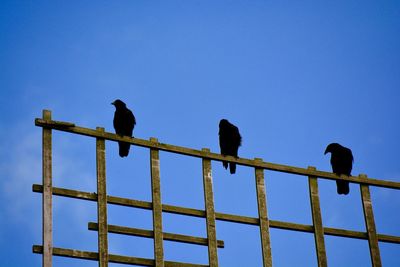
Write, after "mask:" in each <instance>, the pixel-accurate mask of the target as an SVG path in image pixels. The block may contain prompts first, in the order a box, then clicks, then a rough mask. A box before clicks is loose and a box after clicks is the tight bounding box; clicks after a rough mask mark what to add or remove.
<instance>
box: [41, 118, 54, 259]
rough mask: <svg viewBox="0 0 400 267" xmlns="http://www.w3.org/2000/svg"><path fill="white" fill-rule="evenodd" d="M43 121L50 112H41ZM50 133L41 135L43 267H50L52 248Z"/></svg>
mask: <svg viewBox="0 0 400 267" xmlns="http://www.w3.org/2000/svg"><path fill="white" fill-rule="evenodd" d="M43 119H44V120H51V111H50V110H43ZM52 179H53V178H52V132H51V129H50V128H46V127H44V128H43V133H42V184H43V194H42V220H43V222H42V223H43V224H42V233H43V237H42V238H43V239H42V242H43V259H42V266H43V267H51V266H52V265H53V263H52V247H53V201H52V199H53V192H52V186H53V185H52V184H53V182H52Z"/></svg>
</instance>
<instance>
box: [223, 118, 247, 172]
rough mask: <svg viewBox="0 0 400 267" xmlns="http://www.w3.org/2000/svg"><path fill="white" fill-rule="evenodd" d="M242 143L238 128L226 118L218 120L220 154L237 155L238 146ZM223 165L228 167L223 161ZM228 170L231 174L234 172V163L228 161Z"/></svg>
mask: <svg viewBox="0 0 400 267" xmlns="http://www.w3.org/2000/svg"><path fill="white" fill-rule="evenodd" d="M241 144H242V137H241V136H240V133H239V129H238V127H236V126H235V125H233V124H231V123H230V122H229V121H228V120H226V119H222V120H221V121H220V122H219V147H220V148H221V154H222V155H224V156H233V157H237V156H238V150H239V146H240V145H241ZM222 164H223V166H224V168H225V169H227V168H228V162H226V161H224V162H223V163H222ZM229 171H230V173H231V174H234V173H235V172H236V163H232V162H231V163H229Z"/></svg>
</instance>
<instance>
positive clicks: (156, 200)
mask: <svg viewBox="0 0 400 267" xmlns="http://www.w3.org/2000/svg"><path fill="white" fill-rule="evenodd" d="M35 125H36V126H39V127H42V128H43V144H42V145H43V148H42V149H43V183H42V185H38V184H34V185H33V191H34V192H38V193H42V196H43V240H42V242H43V243H42V245H34V246H33V252H34V253H40V254H42V256H43V260H42V262H43V266H44V267H51V266H52V256H53V255H54V256H63V257H71V258H78V259H86V260H94V261H98V262H99V266H100V267H105V266H108V263H109V262H113V263H122V264H129V265H140V266H157V267H158V266H160V267H161V266H182V267H183V266H188V267H192V266H193V267H195V266H212V267H215V266H218V250H217V248H223V247H224V242H223V241H221V240H217V235H216V220H219V221H228V222H233V223H241V224H249V225H256V226H258V227H259V228H260V237H261V248H262V258H263V266H269V267H270V266H272V254H271V244H270V234H269V228H278V229H285V230H291V231H300V232H308V233H313V234H314V237H315V249H316V254H317V262H318V266H327V258H326V250H325V240H324V237H325V235H332V236H340V237H347V238H356V239H364V240H368V244H369V250H370V256H371V262H372V266H374V267H379V266H382V263H381V258H380V252H379V245H378V242H388V243H396V244H400V237H399V236H390V235H383V234H379V233H377V231H376V227H375V221H374V215H373V210H372V203H371V196H370V191H369V186H378V187H384V188H391V189H400V183H397V182H392V181H383V180H378V179H372V178H368V177H367V176H366V175H359V176H351V177H347V176H341V177H338V176H337V175H335V174H333V173H330V172H323V171H318V170H316V168H315V167H308V168H307V169H305V168H298V167H292V166H286V165H280V164H273V163H269V162H264V161H263V160H262V159H260V158H255V159H253V160H251V159H245V158H234V157H230V156H226V157H225V156H222V155H220V154H216V153H212V152H210V150H209V149H206V148H204V149H202V150H195V149H190V148H185V147H179V146H173V145H169V144H163V143H159V142H158V140H157V139H155V138H151V139H150V140H142V139H138V138H130V137H127V136H124V137H121V136H118V135H116V134H113V133H109V132H105V131H104V128H100V127H97V128H96V129H95V130H94V129H89V128H83V127H78V126H75V124H73V123H69V122H61V121H54V120H52V118H51V112H50V111H48V110H44V111H43V118H41V119H36V120H35ZM52 130H59V131H64V132H69V133H73V134H79V135H85V136H89V137H93V138H96V165H97V193H89V192H83V191H77V190H70V189H66V188H57V187H52ZM105 140H109V141H124V142H128V143H130V144H132V145H136V146H141V147H146V148H148V149H150V169H151V170H150V171H151V191H152V202H146V201H140V200H134V199H128V198H121V197H116V196H110V195H107V190H106V162H105ZM160 150H161V151H167V152H171V153H178V154H182V155H187V156H191V157H197V158H201V159H202V168H203V184H204V201H205V210H198V209H192V208H186V207H178V206H172V205H167V204H162V203H161V188H160V163H159V151H160ZM211 160H214V161H228V162H235V163H237V164H239V165H243V166H248V167H252V168H254V170H255V181H256V193H257V204H258V214H259V216H258V217H246V216H239V215H234V214H226V213H219V212H216V211H215V208H214V195H213V183H212V170H211ZM265 170H269V171H278V172H284V173H290V174H296V175H298V176H300V177H301V176H306V177H308V181H309V193H310V202H311V213H312V222H313V224H312V225H304V224H297V223H291V222H283V221H275V220H270V219H269V218H268V212H267V198H266V190H265V184H264V171H265ZM318 179H329V180H343V179H346V180H348V181H350V182H352V183H358V184H360V191H361V199H362V205H363V211H364V218H365V224H366V230H367V231H366V232H359V231H350V230H345V229H337V228H329V227H324V226H323V224H322V216H321V210H320V201H319V193H318ZM53 195H56V196H63V197H69V198H75V199H81V200H87V201H96V202H97V212H98V219H97V222H89V223H88V229H89V230H93V231H97V232H98V252H89V251H80V250H73V249H66V248H57V247H54V246H53V243H52V229H53V227H52V223H53V222H52V196H53ZM109 204H111V205H120V206H126V207H134V208H140V209H147V210H152V213H153V231H149V230H143V229H136V228H128V227H122V226H117V225H108V224H107V205H109ZM163 212H165V213H172V214H180V215H186V216H194V217H200V218H205V219H206V224H207V238H202V237H194V236H186V235H179V234H173V233H166V232H163V229H162V215H163ZM108 233H116V234H124V235H133V236H140V237H146V238H152V239H153V240H154V259H145V258H137V257H127V256H121V255H113V254H109V253H108V238H107V236H108ZM163 240H170V241H176V242H184V243H191V244H197V245H205V246H208V257H209V264H208V265H200V264H192V263H179V262H171V261H166V260H164V249H163Z"/></svg>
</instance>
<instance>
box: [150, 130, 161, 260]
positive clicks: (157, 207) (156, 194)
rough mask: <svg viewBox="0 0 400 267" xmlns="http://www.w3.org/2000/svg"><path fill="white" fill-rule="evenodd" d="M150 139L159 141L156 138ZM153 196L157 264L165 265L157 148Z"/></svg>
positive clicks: (152, 157)
mask: <svg viewBox="0 0 400 267" xmlns="http://www.w3.org/2000/svg"><path fill="white" fill-rule="evenodd" d="M150 141H151V142H153V143H157V139H156V138H150ZM150 169H151V196H152V202H153V230H154V258H155V266H156V267H162V266H164V246H163V232H162V204H161V188H160V187H161V184H160V157H159V152H158V150H157V149H150Z"/></svg>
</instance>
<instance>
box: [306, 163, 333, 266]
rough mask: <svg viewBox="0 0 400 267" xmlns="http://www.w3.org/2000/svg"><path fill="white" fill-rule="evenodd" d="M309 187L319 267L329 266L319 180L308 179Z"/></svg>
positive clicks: (314, 178) (310, 168)
mask: <svg viewBox="0 0 400 267" xmlns="http://www.w3.org/2000/svg"><path fill="white" fill-rule="evenodd" d="M308 169H309V170H315V167H308ZM308 186H309V190H310V202H311V214H312V220H313V226H314V239H315V249H316V253H317V260H318V266H319V267H326V266H328V263H327V259H326V250H325V238H324V228H323V225H322V216H321V208H320V203H319V193H318V180H317V177H314V176H309V177H308Z"/></svg>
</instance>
